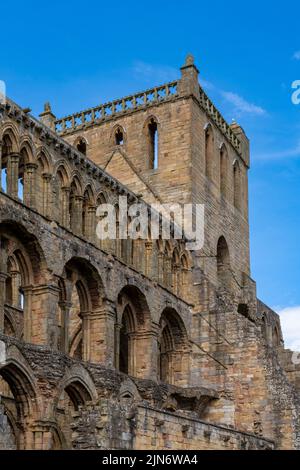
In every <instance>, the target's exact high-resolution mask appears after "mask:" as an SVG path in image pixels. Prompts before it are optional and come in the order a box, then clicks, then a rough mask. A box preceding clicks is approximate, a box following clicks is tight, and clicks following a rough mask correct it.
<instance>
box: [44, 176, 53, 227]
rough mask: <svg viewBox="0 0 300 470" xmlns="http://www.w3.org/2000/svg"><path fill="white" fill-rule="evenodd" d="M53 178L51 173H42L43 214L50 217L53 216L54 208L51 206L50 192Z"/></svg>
mask: <svg viewBox="0 0 300 470" xmlns="http://www.w3.org/2000/svg"><path fill="white" fill-rule="evenodd" d="M51 178H52V175H51V173H43V174H42V179H43V181H42V184H43V187H42V191H43V207H42V211H43V215H44V216H45V217H48V218H49V219H50V218H51V216H52V210H51V209H52V208H51V197H50V194H51V191H50V190H51V186H50V182H51Z"/></svg>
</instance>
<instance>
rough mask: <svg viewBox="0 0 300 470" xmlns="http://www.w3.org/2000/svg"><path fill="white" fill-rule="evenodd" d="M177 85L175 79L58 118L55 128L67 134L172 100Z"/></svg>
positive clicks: (61, 133) (175, 94) (175, 95)
mask: <svg viewBox="0 0 300 470" xmlns="http://www.w3.org/2000/svg"><path fill="white" fill-rule="evenodd" d="M177 85H178V81H173V82H170V83H166V84H165V85H161V86H158V87H154V88H150V89H149V90H146V91H141V92H139V93H135V94H134V95H129V96H125V97H124V98H120V99H117V100H114V101H110V102H108V103H105V104H100V105H99V106H96V107H94V108H89V109H86V110H85V111H80V112H78V113H74V114H71V115H69V116H66V117H63V118H61V119H57V120H56V121H55V130H56V132H57V133H58V134H60V135H65V134H67V133H69V132H73V131H75V130H79V129H83V128H86V127H88V126H93V125H95V124H100V123H102V122H103V121H107V120H109V119H113V118H114V117H115V116H116V115H121V114H125V113H130V112H132V111H136V110H140V109H142V108H146V107H147V106H152V105H154V104H155V105H157V104H158V103H161V102H165V101H169V100H172V99H174V98H175V97H177V96H178V93H177Z"/></svg>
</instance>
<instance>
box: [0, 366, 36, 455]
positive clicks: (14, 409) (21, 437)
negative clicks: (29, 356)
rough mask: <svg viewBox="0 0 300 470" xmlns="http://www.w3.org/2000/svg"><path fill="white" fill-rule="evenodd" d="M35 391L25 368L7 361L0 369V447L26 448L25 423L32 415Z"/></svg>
mask: <svg viewBox="0 0 300 470" xmlns="http://www.w3.org/2000/svg"><path fill="white" fill-rule="evenodd" d="M34 411H36V409H35V392H34V388H33V385H32V381H31V379H30V377H29V376H28V375H27V373H26V371H25V369H24V368H23V367H22V366H21V365H18V364H17V363H15V362H9V363H8V364H7V365H5V366H4V367H2V368H1V369H0V423H1V426H0V449H4V450H15V449H18V450H22V449H25V448H26V441H25V431H26V429H25V423H26V419H27V418H30V417H31V416H33V413H34Z"/></svg>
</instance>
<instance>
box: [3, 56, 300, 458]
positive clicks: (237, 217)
mask: <svg viewBox="0 0 300 470" xmlns="http://www.w3.org/2000/svg"><path fill="white" fill-rule="evenodd" d="M200 83H201V80H200ZM249 165H250V159H249V146H248V139H247V137H246V135H245V133H244V131H243V129H242V128H241V127H240V126H239V125H238V124H237V123H233V124H231V125H228V124H227V123H226V121H225V120H224V119H223V117H222V116H221V114H220V113H219V112H218V110H217V109H216V107H215V106H214V104H213V103H212V102H211V101H210V99H209V98H208V97H207V96H206V94H205V93H204V91H203V89H202V88H201V86H200V85H199V82H198V70H197V68H196V66H195V65H194V62H193V58H192V57H191V56H188V57H187V59H186V63H185V64H184V66H183V67H181V77H180V79H178V80H176V81H173V82H171V83H168V84H165V85H162V86H158V87H154V88H152V89H149V90H147V91H145V92H142V93H137V94H135V95H132V96H127V97H124V98H122V99H119V100H116V101H113V102H110V103H106V104H104V105H100V106H97V107H95V108H91V109H87V110H85V111H82V112H78V113H75V114H74V115H71V116H67V117H65V118H62V119H57V118H56V117H55V115H54V114H53V112H52V110H51V107H50V105H49V104H46V105H45V109H44V112H43V113H42V114H41V115H40V120H37V119H35V118H33V117H32V116H31V115H30V114H29V112H28V110H22V109H21V108H20V107H19V106H18V105H17V104H15V103H14V102H12V101H10V100H7V102H6V104H1V105H0V168H1V185H2V188H1V192H0V250H1V251H0V353H1V358H0V359H1V361H0V397H1V398H0V448H4V449H16V448H18V449H62V448H64V449H72V448H73V449H273V448H281V449H287V448H299V447H300V420H299V410H300V400H299V389H300V366H299V365H295V364H293V362H292V360H291V357H292V351H289V350H285V349H284V344H283V340H282V334H281V328H280V321H279V317H278V315H277V314H276V313H274V312H273V311H272V310H271V309H270V308H268V307H267V306H266V305H265V304H264V303H262V302H261V301H260V300H258V299H257V297H256V286H255V282H254V281H253V280H252V279H251V277H250V266H249V226H248V189H247V172H248V169H249ZM120 195H122V196H126V197H127V200H128V203H129V204H130V203H133V202H137V201H144V203H145V204H150V203H154V202H156V203H163V202H165V203H172V202H173V203H174V202H175V203H177V202H181V203H201V204H205V244H204V247H203V248H202V249H201V250H200V251H196V252H189V251H187V250H186V248H185V243H184V240H175V239H172V240H169V241H164V240H162V239H159V240H151V239H150V238H149V239H147V240H134V241H132V240H105V241H101V242H100V241H99V239H98V238H97V237H96V224H97V217H96V209H97V206H98V205H99V204H100V203H103V202H109V203H112V204H115V205H116V204H117V201H118V197H119V196H120Z"/></svg>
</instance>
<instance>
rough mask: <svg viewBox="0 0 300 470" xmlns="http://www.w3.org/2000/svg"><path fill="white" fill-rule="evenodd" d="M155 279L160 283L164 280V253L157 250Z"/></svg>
mask: <svg viewBox="0 0 300 470" xmlns="http://www.w3.org/2000/svg"><path fill="white" fill-rule="evenodd" d="M157 271H158V275H157V281H158V282H159V283H160V284H163V282H164V255H163V253H161V252H159V253H158V255H157Z"/></svg>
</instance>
